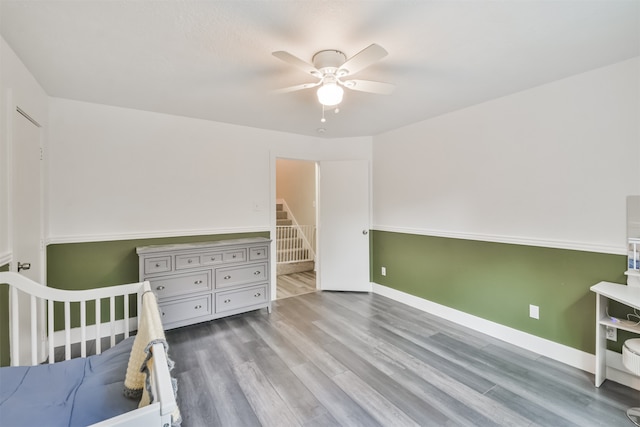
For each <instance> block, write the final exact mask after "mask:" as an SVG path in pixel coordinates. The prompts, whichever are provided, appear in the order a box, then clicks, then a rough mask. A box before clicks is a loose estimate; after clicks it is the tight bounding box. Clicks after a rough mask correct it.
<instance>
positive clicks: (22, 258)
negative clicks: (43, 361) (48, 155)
mask: <svg viewBox="0 0 640 427" xmlns="http://www.w3.org/2000/svg"><path fill="white" fill-rule="evenodd" d="M40 130H41V128H40V127H39V126H38V125H36V124H35V123H34V122H32V121H31V120H29V119H27V118H26V117H25V116H23V115H22V114H21V113H20V112H18V111H16V112H15V113H14V119H13V133H12V135H13V138H12V146H11V147H12V152H13V156H12V159H13V162H12V185H11V206H12V221H11V222H12V239H11V240H12V270H14V271H18V272H19V273H20V274H23V275H25V276H27V277H29V278H30V279H32V280H35V281H36V282H38V283H42V282H43V275H42V273H43V265H42V263H43V250H42V243H41V242H42V193H41V182H42V181H41V168H40V158H41V155H40ZM28 308H29V298H28V297H27V296H26V295H20V299H19V313H20V327H21V331H20V336H21V337H29V336H30V332H29V328H30V320H29V316H28V314H27V313H28V311H27V310H28ZM40 310H41V311H42V310H43V307H40ZM43 321H44V316H42V315H41V316H40V317H39V324H38V325H37V327H38V329H39V330H41V331H42V330H44V329H43V327H44V326H43V325H44V324H43ZM20 347H21V348H20V360H21V362H22V363H29V361H30V354H31V343H30V342H29V340H28V339H21V340H20Z"/></svg>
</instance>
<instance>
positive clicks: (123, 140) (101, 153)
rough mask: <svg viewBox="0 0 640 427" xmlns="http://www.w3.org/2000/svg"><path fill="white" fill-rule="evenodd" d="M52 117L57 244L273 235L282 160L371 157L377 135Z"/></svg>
mask: <svg viewBox="0 0 640 427" xmlns="http://www.w3.org/2000/svg"><path fill="white" fill-rule="evenodd" d="M50 114H51V128H50V132H49V135H50V147H51V148H50V165H51V167H50V174H49V187H50V218H49V222H50V241H51V242H74V241H92V240H110V239H118V238H135V237H154V236H162V235H185V234H208V233H220V232H242V231H257V230H261V231H263V230H269V227H270V226H271V224H270V220H271V217H272V213H271V212H270V209H271V204H272V202H273V201H272V200H271V187H270V183H271V179H272V167H273V165H274V164H275V162H274V159H275V157H288V158H301V159H307V160H310V159H313V160H340V159H371V138H370V137H366V138H349V139H337V140H327V139H319V138H311V137H305V136H300V135H293V134H287V133H281V132H275V131H267V130H261V129H255V128H248V127H243V126H236V125H229V124H224V123H218V122H211V121H206V120H199V119H192V118H186V117H180V116H172V115H165V114H159V113H151V112H145V111H139V110H131V109H126V108H120V107H110V106H105V105H98V104H90V103H84V102H78V101H71V100H66V99H59V98H51V99H50ZM273 176H275V175H273ZM274 196H275V195H274ZM256 206H257V207H256Z"/></svg>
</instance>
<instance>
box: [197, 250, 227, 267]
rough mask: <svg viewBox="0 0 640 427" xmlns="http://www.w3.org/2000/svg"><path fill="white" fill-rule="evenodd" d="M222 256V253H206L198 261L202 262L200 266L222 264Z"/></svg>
mask: <svg viewBox="0 0 640 427" xmlns="http://www.w3.org/2000/svg"><path fill="white" fill-rule="evenodd" d="M222 255H223V252H207V253H204V254H202V255H200V259H201V260H202V265H215V264H222V262H223V260H222Z"/></svg>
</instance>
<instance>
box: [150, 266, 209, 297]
mask: <svg viewBox="0 0 640 427" xmlns="http://www.w3.org/2000/svg"><path fill="white" fill-rule="evenodd" d="M148 280H149V281H150V282H151V290H152V291H153V292H154V293H155V294H156V295H157V296H158V299H163V298H169V297H173V296H179V295H184V294H192V293H195V292H203V291H208V290H211V273H210V271H209V270H207V271H199V272H197V273H186V274H176V275H172V276H165V277H157V278H150V279H148Z"/></svg>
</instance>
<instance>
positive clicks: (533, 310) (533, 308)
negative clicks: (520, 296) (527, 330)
mask: <svg viewBox="0 0 640 427" xmlns="http://www.w3.org/2000/svg"><path fill="white" fill-rule="evenodd" d="M529 317H531V318H533V319H540V307H538V306H537V305H533V304H529Z"/></svg>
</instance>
